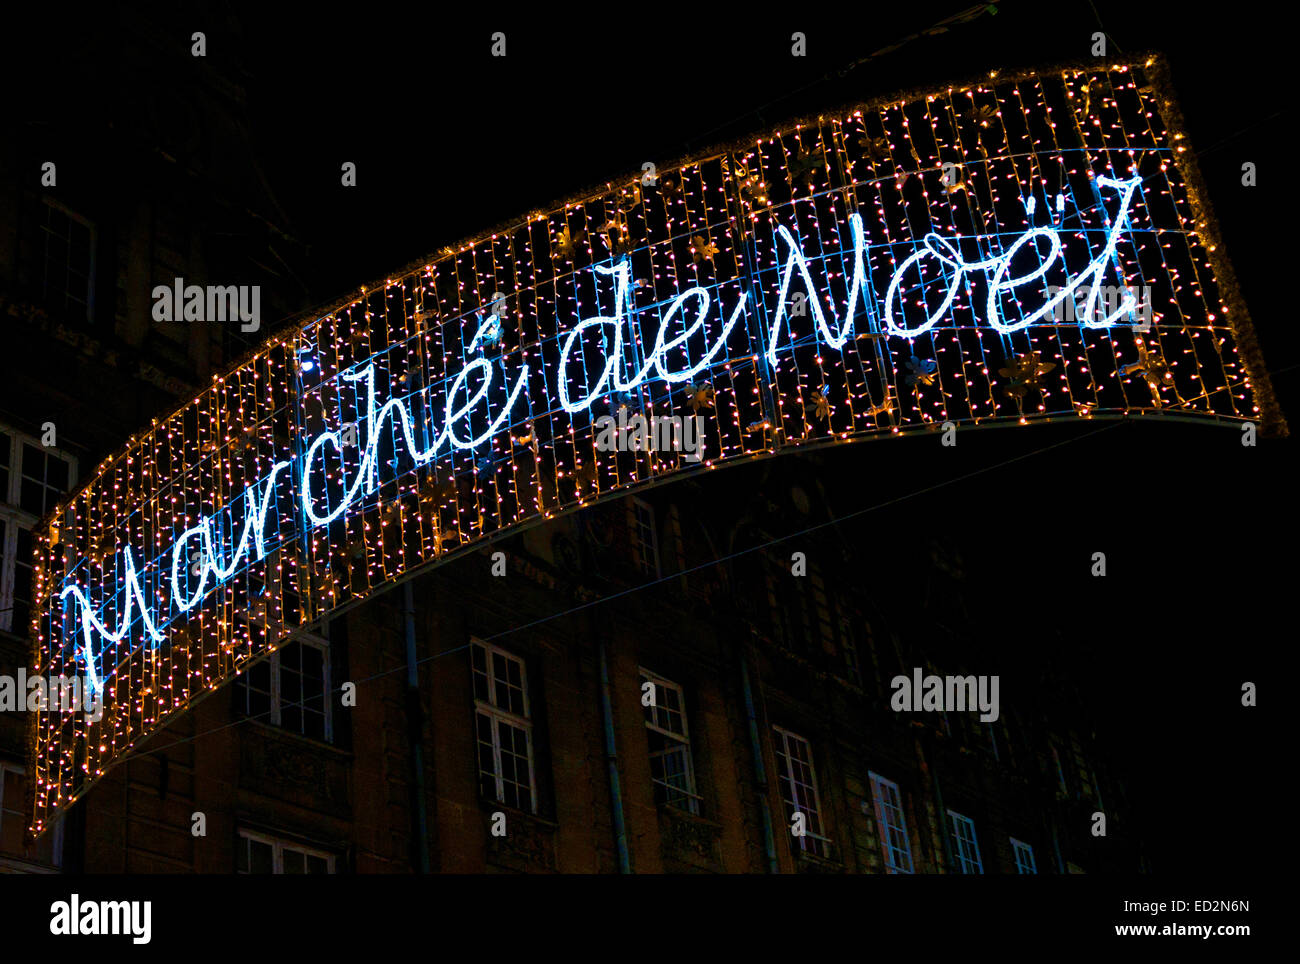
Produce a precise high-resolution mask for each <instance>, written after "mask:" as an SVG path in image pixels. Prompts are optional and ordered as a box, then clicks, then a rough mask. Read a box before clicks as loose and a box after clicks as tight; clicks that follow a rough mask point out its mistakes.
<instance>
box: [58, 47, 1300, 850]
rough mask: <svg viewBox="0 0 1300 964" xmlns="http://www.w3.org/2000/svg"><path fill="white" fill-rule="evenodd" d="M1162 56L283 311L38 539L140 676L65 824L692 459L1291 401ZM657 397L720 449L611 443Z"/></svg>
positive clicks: (819, 128)
mask: <svg viewBox="0 0 1300 964" xmlns="http://www.w3.org/2000/svg"><path fill="white" fill-rule="evenodd" d="M1162 72H1163V67H1162V66H1161V64H1160V63H1159V62H1158V61H1154V60H1153V61H1147V62H1146V63H1145V64H1142V65H1138V64H1132V65H1115V66H1109V67H1105V68H1101V69H1097V70H1092V71H1086V72H1085V71H1076V70H1058V71H1054V72H1040V73H1029V74H1025V75H1022V76H1018V77H1012V78H1008V79H1005V80H1002V79H997V80H992V79H991V80H990V81H989V82H988V83H987V84H984V85H975V86H972V87H963V88H952V89H945V90H940V91H933V92H930V93H928V94H927V93H921V94H920V95H917V96H915V97H912V98H909V99H907V100H905V101H897V102H890V103H882V104H877V105H870V106H864V107H862V108H860V109H858V110H853V111H848V112H846V113H844V114H843V115H840V116H834V117H828V118H823V119H817V120H814V121H812V122H810V123H806V124H802V125H796V126H794V127H792V128H789V129H785V130H782V131H780V132H778V133H774V134H772V135H771V136H764V137H762V138H760V139H757V140H751V141H749V142H747V143H746V144H744V145H740V146H735V147H733V148H730V149H725V150H720V151H718V152H715V153H712V154H709V155H707V156H703V157H700V158H697V159H694V160H691V161H690V162H688V163H685V164H683V165H681V166H677V167H674V168H672V169H661V171H660V176H659V177H658V178H649V177H645V178H640V177H639V178H637V179H635V180H629V181H628V182H626V183H622V184H610V185H607V187H606V189H605V190H603V191H601V192H600V193H597V194H594V195H592V196H588V197H584V198H581V199H579V200H576V201H573V202H571V203H569V204H566V205H565V206H564V207H563V208H560V209H557V210H554V211H550V212H542V213H537V214H534V215H532V216H530V217H529V218H527V220H525V221H523V222H522V223H520V224H518V225H516V226H514V227H512V228H509V229H507V230H503V231H500V232H498V233H496V234H493V235H491V236H490V237H483V238H479V239H478V240H475V241H473V242H472V243H467V244H464V245H462V246H460V247H459V248H456V249H454V250H452V249H448V250H447V251H446V252H445V253H444V254H443V255H442V256H440V257H438V258H437V259H436V260H434V261H432V262H431V263H429V264H427V265H425V266H423V267H421V268H419V269H417V270H413V271H411V272H410V273H408V274H405V275H402V276H400V277H394V278H390V279H388V280H387V281H386V282H385V283H383V284H382V285H378V286H376V287H374V288H371V289H368V290H366V289H363V291H362V293H361V295H360V296H359V297H357V298H356V299H355V300H353V301H351V302H349V303H347V304H344V305H341V306H340V307H338V308H337V309H336V310H334V311H332V312H330V313H329V314H328V315H326V316H324V317H320V318H314V319H312V320H310V321H308V322H306V323H304V324H303V325H302V326H301V327H300V328H298V329H296V330H294V331H292V332H291V333H286V334H281V335H279V336H277V337H276V338H274V339H272V340H271V341H270V342H269V343H268V344H266V345H265V346H264V347H263V348H262V349H261V350H260V351H258V352H257V353H256V354H255V355H254V356H253V357H252V358H251V359H250V360H248V361H247V362H246V363H244V364H243V365H241V366H240V367H238V368H236V369H235V370H233V371H230V372H228V373H226V374H225V375H223V376H221V377H219V378H216V379H214V381H213V384H212V385H211V387H210V388H208V389H207V390H205V391H204V392H203V393H202V394H201V395H199V397H197V398H195V399H194V400H193V401H191V402H189V403H188V404H185V405H183V406H182V407H181V408H179V409H178V410H176V411H175V412H173V413H171V414H170V415H169V416H167V417H166V418H161V419H158V420H157V421H156V422H155V423H154V424H153V426H152V427H151V428H150V429H149V430H147V431H145V432H144V433H142V434H140V435H139V436H137V437H135V438H133V439H131V440H130V442H129V444H128V446H127V448H126V449H125V450H124V451H123V452H121V453H119V454H118V455H117V456H116V457H114V458H113V459H111V460H109V461H108V462H106V463H105V464H104V465H103V466H102V467H101V468H100V469H99V470H98V472H97V474H96V475H95V476H94V478H92V479H91V481H90V482H89V483H88V484H87V485H86V486H85V488H84V489H82V490H81V491H80V492H78V493H77V494H76V495H75V496H74V497H73V498H72V499H71V501H70V502H69V503H68V504H67V506H66V507H65V508H64V510H63V511H62V512H61V513H60V515H59V516H58V517H57V529H53V528H52V529H51V533H50V536H49V537H47V538H46V539H45V540H44V541H43V542H42V543H41V545H40V547H39V549H38V574H37V594H38V605H37V615H36V617H35V618H34V632H35V634H36V641H37V642H36V645H37V657H36V663H37V669H38V671H39V672H40V673H42V674H47V675H58V674H61V673H62V674H67V675H78V676H82V677H85V678H88V679H89V681H90V683H91V685H92V686H93V687H94V688H96V689H98V690H100V691H101V692H102V693H103V696H104V712H103V715H102V718H100V719H99V720H93V719H91V718H89V717H87V716H86V715H84V714H71V715H63V714H57V713H54V714H51V713H43V714H38V715H37V717H36V722H35V735H34V740H35V750H36V752H35V758H36V773H37V780H36V781H34V782H35V784H36V799H35V818H34V823H33V826H34V828H35V829H37V830H40V829H43V828H45V827H46V826H48V822H49V820H50V818H51V816H52V814H54V813H55V812H56V811H58V810H59V809H61V808H63V807H66V806H67V805H68V803H69V802H70V801H72V800H73V799H75V798H76V797H78V796H79V795H80V794H82V793H83V792H84V791H85V789H86V788H87V787H88V786H89V785H90V784H92V783H93V782H94V780H95V779H96V778H97V777H98V776H99V775H100V774H102V773H103V772H104V770H105V768H106V767H108V766H109V765H110V764H111V763H112V762H113V761H114V760H115V759H116V758H117V757H119V756H120V755H121V754H123V753H124V752H125V751H127V750H128V749H130V748H131V747H132V746H134V745H136V744H137V743H138V742H139V741H140V740H141V739H142V738H143V737H145V736H147V735H149V734H150V733H152V732H154V731H156V730H157V729H158V728H159V727H160V726H162V725H163V724H164V723H165V722H166V721H167V720H168V718H169V717H171V716H172V715H174V714H176V713H178V712H181V711H183V710H184V709H185V708H186V707H187V706H188V705H189V704H190V702H191V701H193V700H194V699H196V698H197V697H200V696H202V695H204V694H206V693H208V692H209V691H211V690H212V689H214V688H215V687H217V686H219V685H220V684H222V683H223V682H225V681H226V680H228V679H230V678H231V677H232V676H233V675H234V674H235V673H237V672H238V671H240V670H241V669H242V668H243V667H244V666H245V665H247V664H248V662H249V661H250V660H253V659H255V658H257V657H259V656H262V655H264V654H265V653H267V652H269V651H271V650H272V649H274V648H275V647H276V646H277V645H279V644H280V643H282V642H283V641H284V640H285V639H286V638H287V637H288V635H289V634H290V633H292V632H293V631H295V630H298V629H301V628H304V627H308V626H310V625H312V624H313V623H315V622H317V621H318V620H320V619H321V618H322V617H324V616H325V615H327V614H328V613H329V612H330V611H332V610H334V609H336V608H338V607H340V606H343V605H345V604H348V603H351V602H354V601H356V600H359V599H361V598H363V597H365V596H367V595H368V594H369V593H371V592H373V591H374V590H375V589H376V588H377V587H379V586H382V585H383V584H385V583H389V582H391V581H392V580H395V579H397V578H400V577H402V576H405V575H409V574H410V573H412V572H413V571H415V570H417V569H419V568H421V567H427V566H430V565H433V564H435V563H436V562H438V561H440V560H442V559H445V558H449V557H453V556H455V555H456V554H457V553H459V552H462V551H466V550H467V549H469V548H470V547H472V546H474V545H475V544H476V543H478V542H480V541H481V540H484V539H486V538H489V537H491V536H493V535H494V534H499V533H502V532H505V531H507V530H511V529H514V528H517V527H519V526H522V525H525V524H527V523H529V522H532V521H535V520H538V519H542V518H549V517H552V516H554V515H556V514H557V513H560V512H563V511H565V510H566V509H569V508H572V507H575V506H580V505H584V504H590V503H591V502H592V501H594V500H596V499H599V498H601V497H603V496H606V495H608V494H611V493H621V492H625V491H628V490H630V489H633V488H635V487H637V486H642V485H646V484H649V483H651V482H653V481H656V480H658V479H660V478H662V477H664V476H666V475H671V474H674V473H682V472H706V471H709V470H710V469H711V468H714V467H716V466H718V465H720V464H722V463H724V462H728V461H730V460H736V459H741V458H745V457H749V456H755V455H763V454H769V453H774V452H777V451H780V450H782V449H785V448H787V447H792V446H794V447H797V446H808V445H815V444H824V443H831V442H841V441H848V440H855V439H861V438H868V437H872V436H879V435H895V434H902V433H906V432H912V431H924V430H927V429H933V428H936V427H938V426H940V425H942V423H944V422H953V423H957V424H961V425H972V426H975V425H979V426H984V425H997V424H1004V423H1010V424H1016V423H1029V422H1041V421H1049V420H1060V419H1067V418H1068V419H1078V418H1104V417H1118V416H1133V415H1148V416H1160V417H1178V418H1198V419H1214V420H1220V421H1228V422H1241V421H1247V420H1249V421H1255V422H1258V423H1260V424H1261V427H1263V428H1265V429H1267V428H1270V427H1274V428H1279V429H1280V428H1281V425H1282V423H1281V419H1280V415H1279V413H1278V412H1277V411H1276V408H1275V406H1274V403H1273V401H1272V396H1271V394H1270V392H1269V390H1268V385H1267V382H1266V381H1265V378H1264V375H1263V373H1262V370H1261V367H1260V366H1259V361H1258V359H1257V358H1256V357H1255V356H1254V342H1253V336H1252V334H1251V332H1250V329H1249V324H1248V321H1247V318H1246V316H1245V311H1244V306H1243V305H1241V304H1240V301H1239V300H1238V299H1237V297H1236V295H1235V293H1234V292H1232V290H1231V286H1230V284H1229V283H1228V282H1229V281H1230V278H1228V277H1226V276H1225V272H1226V271H1227V270H1228V268H1227V266H1226V265H1225V264H1224V263H1222V262H1221V261H1217V260H1216V256H1215V250H1216V242H1215V240H1214V232H1213V227H1212V224H1211V216H1210V214H1209V212H1208V209H1207V208H1205V207H1204V206H1203V205H1202V203H1201V201H1200V195H1199V192H1198V190H1197V188H1196V184H1197V181H1196V174H1195V171H1194V169H1193V166H1192V162H1191V157H1190V155H1189V154H1188V153H1187V152H1186V150H1185V146H1184V144H1183V137H1182V135H1181V134H1179V133H1177V132H1176V131H1173V130H1171V119H1170V117H1171V112H1172V111H1173V109H1174V108H1173V107H1172V102H1171V100H1170V94H1169V93H1168V91H1167V89H1166V88H1165V87H1164V86H1163V84H1162V82H1161V80H1160V77H1161V76H1162ZM652 181H653V183H651V182H652ZM624 410H625V411H626V412H627V413H631V414H632V415H642V416H645V417H653V416H659V417H662V416H692V417H695V416H699V417H701V418H702V419H703V422H702V427H703V431H702V436H701V442H702V451H701V452H700V453H699V455H700V458H699V459H698V460H693V459H691V458H689V457H688V456H687V454H686V453H685V452H680V451H673V450H671V449H669V450H667V451H664V450H662V449H659V450H654V451H627V450H624V449H622V448H613V449H611V448H610V447H609V446H608V445H604V446H602V445H600V444H598V442H599V439H598V431H597V422H598V421H599V420H600V418H601V416H604V415H611V414H618V413H620V412H621V411H624ZM624 418H625V419H626V418H627V416H626V415H624Z"/></svg>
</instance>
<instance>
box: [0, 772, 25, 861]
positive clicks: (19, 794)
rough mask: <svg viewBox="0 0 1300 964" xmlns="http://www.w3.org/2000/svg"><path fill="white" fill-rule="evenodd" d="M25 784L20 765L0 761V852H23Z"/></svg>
mask: <svg viewBox="0 0 1300 964" xmlns="http://www.w3.org/2000/svg"><path fill="white" fill-rule="evenodd" d="M26 785H27V784H26V777H25V776H24V775H23V771H22V769H21V768H20V767H16V766H13V765H11V764H8V763H0V854H21V853H22V852H23V820H24V817H25V815H24V809H25V801H24V799H23V797H24V794H25V793H26Z"/></svg>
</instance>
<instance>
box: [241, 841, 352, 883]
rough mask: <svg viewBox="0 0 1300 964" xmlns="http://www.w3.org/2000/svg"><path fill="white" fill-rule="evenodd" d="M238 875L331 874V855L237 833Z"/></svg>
mask: <svg viewBox="0 0 1300 964" xmlns="http://www.w3.org/2000/svg"><path fill="white" fill-rule="evenodd" d="M235 873H237V874H332V873H334V855H333V854H330V853H326V852H325V851H323V850H315V849H313V848H311V847H304V846H302V845H300V844H296V843H290V842H288V841H286V840H278V839H276V838H275V837H268V836H265V835H263V834H260V833H252V832H250V831H247V830H241V831H239V846H238V847H237V848H236V849H235Z"/></svg>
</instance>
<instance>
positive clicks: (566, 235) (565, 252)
mask: <svg viewBox="0 0 1300 964" xmlns="http://www.w3.org/2000/svg"><path fill="white" fill-rule="evenodd" d="M582 235H583V232H581V231H579V232H578V233H577V234H573V233H572V232H571V231H570V230H569V226H568V225H565V226H564V229H563V230H562V231H561V232H560V233H559V234H558V235H557V236H556V238H555V251H556V253H557V254H559V256H560V257H561V258H563V259H564V260H565V261H572V260H573V256H574V255H575V254H577V253H578V245H579V243H580V242H581V241H582Z"/></svg>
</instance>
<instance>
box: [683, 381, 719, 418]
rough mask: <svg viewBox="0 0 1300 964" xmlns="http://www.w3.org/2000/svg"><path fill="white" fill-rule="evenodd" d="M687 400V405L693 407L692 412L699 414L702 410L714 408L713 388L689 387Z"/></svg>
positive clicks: (687, 388) (702, 386) (707, 386)
mask: <svg viewBox="0 0 1300 964" xmlns="http://www.w3.org/2000/svg"><path fill="white" fill-rule="evenodd" d="M686 398H687V402H686V404H688V405H690V406H691V411H692V412H695V413H696V414H699V411H700V409H702V408H704V409H708V408H712V407H713V386H712V385H687V386H686Z"/></svg>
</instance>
